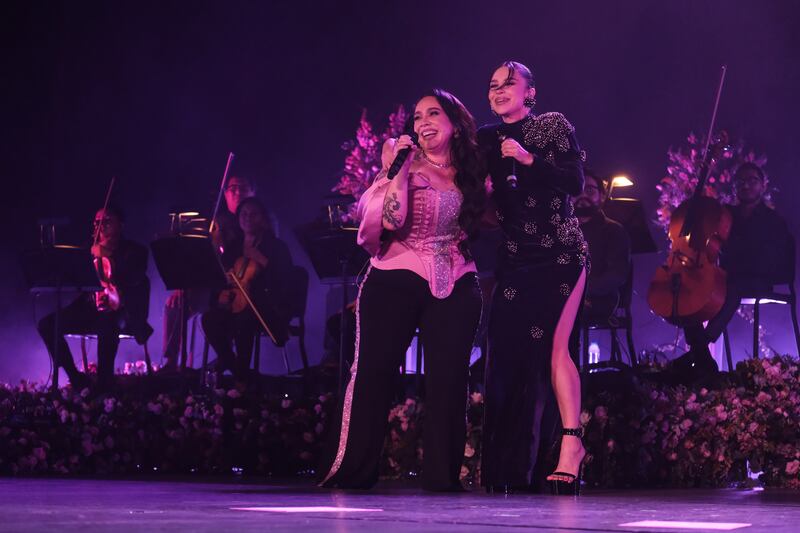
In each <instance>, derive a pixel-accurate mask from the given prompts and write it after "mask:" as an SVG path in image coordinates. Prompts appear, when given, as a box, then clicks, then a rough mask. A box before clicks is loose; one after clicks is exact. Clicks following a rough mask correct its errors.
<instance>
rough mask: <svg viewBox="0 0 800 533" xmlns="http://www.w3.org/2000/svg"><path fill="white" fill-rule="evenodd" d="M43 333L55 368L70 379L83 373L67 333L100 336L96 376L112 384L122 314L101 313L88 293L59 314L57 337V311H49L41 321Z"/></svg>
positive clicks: (41, 331)
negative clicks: (69, 344) (74, 355)
mask: <svg viewBox="0 0 800 533" xmlns="http://www.w3.org/2000/svg"><path fill="white" fill-rule="evenodd" d="M38 329H39V335H41V337H42V340H43V341H44V344H45V346H47V351H48V352H50V357H51V358H53V368H54V369H55V372H58V368H59V367H61V368H63V369H64V370H65V371H66V373H67V375H68V376H69V379H70V381H74V380H75V379H76V377H77V376H79V375H80V372H79V371H78V368H77V367H76V366H75V361H74V360H73V359H72V353H71V352H70V350H69V346H68V345H67V341H66V340H64V334H66V333H74V334H90V333H94V334H96V335H97V377H98V379H99V380H100V381H101V382H105V383H109V382H111V381H112V380H113V378H114V359H115V358H116V356H117V348H118V347H119V334H120V314H119V312H116V311H108V312H99V311H98V310H97V308H96V307H95V305H94V302H93V301H91V300H90V299H89V297H87V296H81V297H80V298H78V299H77V300H75V301H74V302H72V303H71V304H69V305H68V306H67V307H65V308H63V309H62V310H61V314H60V316H59V336H58V338H57V339H56V337H55V335H56V314H55V313H50V314H49V315H47V316H45V317H44V318H42V319H41V320H40V321H39V325H38ZM56 343H57V344H58V361H56V360H55V358H54V354H55V353H56V350H55V348H56Z"/></svg>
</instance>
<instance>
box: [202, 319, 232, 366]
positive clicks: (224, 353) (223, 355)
mask: <svg viewBox="0 0 800 533" xmlns="http://www.w3.org/2000/svg"><path fill="white" fill-rule="evenodd" d="M231 321H232V313H230V312H229V311H224V310H222V309H211V310H209V311H206V312H205V313H203V317H202V324H203V331H204V332H205V334H206V339H208V343H209V344H210V345H211V347H212V348H214V351H215V352H216V353H217V372H219V373H221V372H223V371H225V370H228V369H230V370H233V368H234V362H235V360H236V355H235V354H234V353H233V348H232V347H231V344H232V341H233V331H232V327H233V325H232V323H231Z"/></svg>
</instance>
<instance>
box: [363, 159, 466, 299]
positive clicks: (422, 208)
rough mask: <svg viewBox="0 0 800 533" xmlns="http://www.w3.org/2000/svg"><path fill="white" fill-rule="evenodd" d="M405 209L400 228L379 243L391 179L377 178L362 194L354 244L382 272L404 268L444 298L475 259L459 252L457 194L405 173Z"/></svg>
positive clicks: (459, 198) (433, 292) (459, 196)
mask: <svg viewBox="0 0 800 533" xmlns="http://www.w3.org/2000/svg"><path fill="white" fill-rule="evenodd" d="M409 179H410V182H409V201H410V203H409V210H408V214H407V216H406V221H405V224H404V225H403V227H402V228H401V229H400V230H398V231H396V232H394V233H393V234H391V238H390V239H389V240H388V241H387V242H384V243H381V240H380V236H381V233H382V232H383V223H382V220H381V215H382V210H383V200H384V196H385V195H386V189H387V187H388V185H389V180H387V179H386V178H380V179H378V180H376V182H375V183H374V184H373V185H372V187H370V188H369V190H367V192H365V193H364V195H363V196H362V197H361V201H360V202H359V207H358V212H359V215H360V218H361V224H360V226H359V231H358V243H359V244H360V245H361V246H363V247H364V248H365V249H366V250H367V251H368V252H369V253H370V255H372V259H371V263H372V265H373V266H374V267H375V268H379V269H382V270H394V269H406V270H411V271H412V272H415V273H416V274H418V275H419V276H421V277H422V278H424V279H425V280H427V282H428V285H429V287H430V289H431V294H433V295H434V296H435V297H436V298H446V297H447V296H449V295H450V293H451V292H452V290H453V285H454V284H455V282H456V281H457V280H458V278H460V277H461V276H463V275H464V274H466V273H467V272H475V271H476V269H475V263H474V262H472V261H465V260H464V256H463V255H462V254H461V252H460V251H459V250H458V243H459V242H460V241H461V239H463V232H462V231H461V228H460V227H459V225H458V213H459V211H460V209H461V198H462V197H461V192H460V191H458V190H450V191H438V190H436V189H434V188H433V187H432V186H431V185H430V183H429V182H428V180H427V178H425V176H423V175H421V174H419V173H414V174H411V175H410V176H409Z"/></svg>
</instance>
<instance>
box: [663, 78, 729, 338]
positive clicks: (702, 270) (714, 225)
mask: <svg viewBox="0 0 800 533" xmlns="http://www.w3.org/2000/svg"><path fill="white" fill-rule="evenodd" d="M726 68H727V67H725V66H723V67H722V75H721V78H720V82H719V87H718V89H717V97H716V102H715V103H714V112H713V114H712V117H711V127H710V128H709V131H708V136H707V138H706V146H705V149H704V151H703V158H702V163H701V166H700V171H699V173H698V179H697V186H696V187H695V190H694V193H693V195H692V196H691V197H690V198H688V199H687V200H684V201H683V202H682V203H681V204H680V205H679V206H678V207H677V209H675V211H674V212H673V213H672V217H671V219H670V223H669V232H668V235H669V240H670V245H671V246H670V252H669V256H668V257H667V261H666V263H664V264H663V265H661V266H659V267H658V268H657V269H656V272H655V274H654V276H653V279H652V281H651V282H650V288H649V290H648V292H647V303H648V304H649V305H650V308H651V309H652V310H653V312H655V313H656V314H657V315H659V316H660V317H662V318H664V319H665V320H666V321H667V322H669V323H671V324H675V325H677V326H688V325H693V324H698V323H702V322H704V321H706V320H710V319H711V318H713V317H714V316H716V315H717V313H719V311H720V309H721V308H722V305H723V304H724V302H725V293H726V274H725V271H724V270H722V269H721V268H720V267H719V254H720V250H721V248H722V245H723V244H724V243H725V241H726V240H727V238H728V236H729V235H730V231H731V223H732V216H731V213H730V211H729V210H728V209H727V208H726V207H725V206H723V205H721V204H720V203H719V202H718V201H717V200H716V199H714V198H711V197H708V196H705V195H704V189H705V185H706V180H707V178H708V174H709V171H710V168H711V165H712V164H713V162H714V159H715V157H716V156H717V155H718V153H719V151H720V150H721V149H723V148H724V146H725V145H726V144H727V135H726V134H724V133H723V134H722V135H721V136H720V137H719V138H718V139H716V140H715V142H714V144H713V145H712V142H711V141H712V132H713V130H714V123H715V121H716V116H717V109H718V107H719V100H720V96H721V94H722V86H723V84H724V82H725V72H726Z"/></svg>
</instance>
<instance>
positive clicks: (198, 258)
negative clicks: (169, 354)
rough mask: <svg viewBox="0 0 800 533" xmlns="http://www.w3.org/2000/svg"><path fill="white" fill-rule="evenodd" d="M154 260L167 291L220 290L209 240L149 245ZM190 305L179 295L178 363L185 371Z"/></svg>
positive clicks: (220, 275)
mask: <svg viewBox="0 0 800 533" xmlns="http://www.w3.org/2000/svg"><path fill="white" fill-rule="evenodd" d="M150 249H151V250H152V251H153V261H155V264H156V269H157V270H158V274H159V275H160V276H161V279H162V280H163V281H164V285H165V286H166V288H167V290H170V291H174V290H179V291H186V290H189V289H209V290H214V289H222V288H224V287H225V285H226V279H225V272H224V270H223V269H222V268H221V266H220V265H221V264H220V261H219V258H218V256H217V254H216V253H215V252H214V248H213V245H212V244H211V239H209V238H208V237H206V236H200V235H173V236H169V237H162V238H160V239H156V240H155V241H153V242H151V243H150ZM188 315H189V302H188V298H186V297H185V294H183V293H182V295H181V337H180V338H181V363H180V368H181V369H182V370H183V369H185V368H186V359H187V345H188V343H187V340H188V327H187V322H188Z"/></svg>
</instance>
